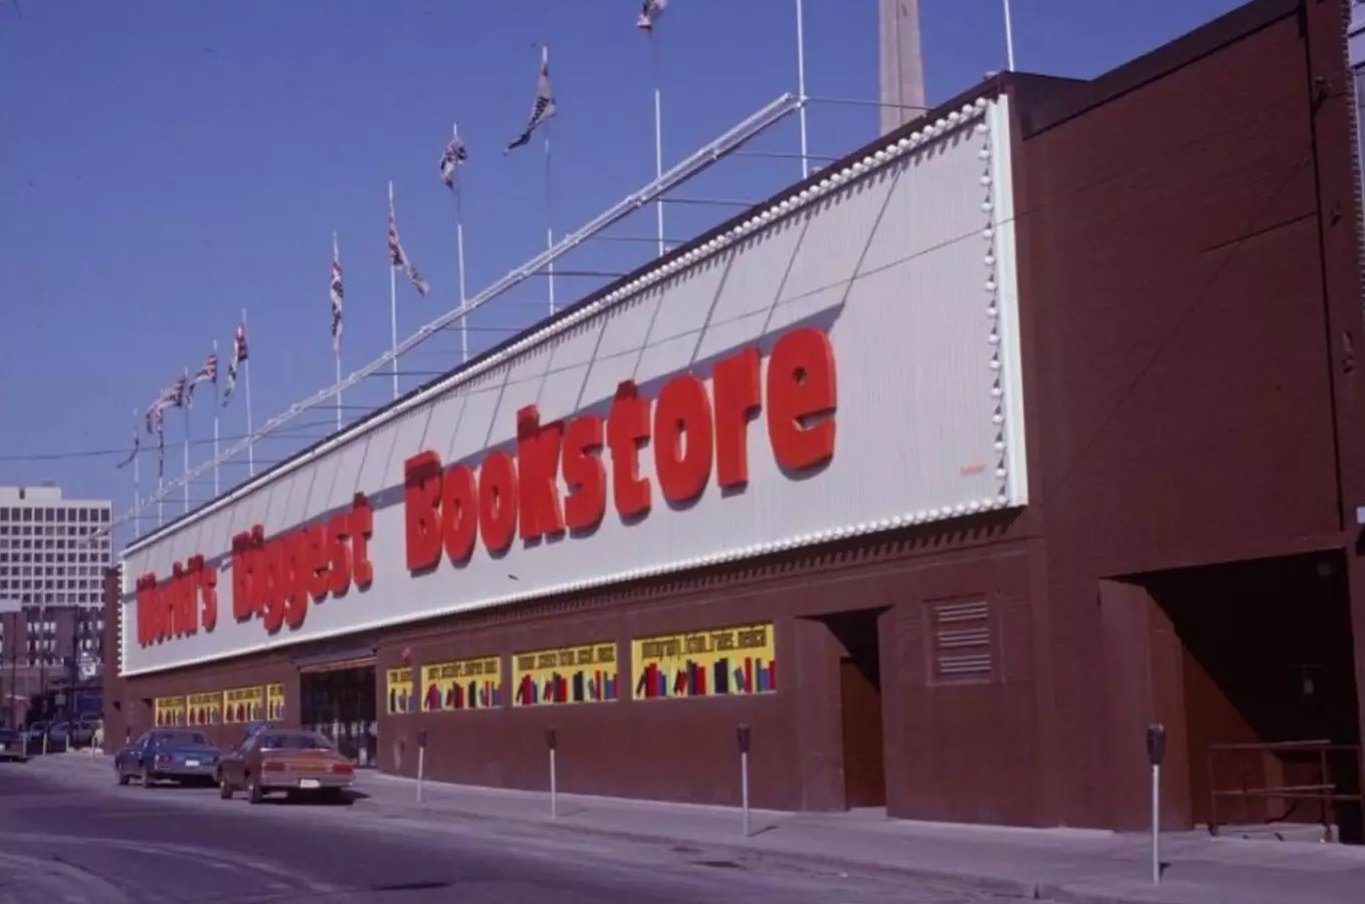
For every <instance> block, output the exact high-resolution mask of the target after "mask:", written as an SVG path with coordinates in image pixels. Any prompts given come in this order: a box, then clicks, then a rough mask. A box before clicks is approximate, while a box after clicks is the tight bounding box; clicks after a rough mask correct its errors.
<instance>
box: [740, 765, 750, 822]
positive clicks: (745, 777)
mask: <svg viewBox="0 0 1365 904" xmlns="http://www.w3.org/2000/svg"><path fill="white" fill-rule="evenodd" d="M739 796H740V803H741V805H742V806H743V807H744V827H743V830H744V837H745V838H748V837H749V751H747V750H745V751H741V752H740V755H739Z"/></svg>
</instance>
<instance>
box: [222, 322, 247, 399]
mask: <svg viewBox="0 0 1365 904" xmlns="http://www.w3.org/2000/svg"><path fill="white" fill-rule="evenodd" d="M245 360H247V353H246V324H245V323H239V324H237V334H236V335H235V336H233V338H232V357H231V358H229V359H228V372H227V389H225V390H223V407H227V403H228V402H230V401H232V391H233V390H234V389H236V388H237V368H239V367H241V366H242V362H243V361H245Z"/></svg>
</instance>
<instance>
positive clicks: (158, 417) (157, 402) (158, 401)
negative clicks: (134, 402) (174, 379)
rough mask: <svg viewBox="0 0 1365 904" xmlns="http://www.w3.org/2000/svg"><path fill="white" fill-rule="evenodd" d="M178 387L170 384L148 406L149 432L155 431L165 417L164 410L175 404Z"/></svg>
mask: <svg viewBox="0 0 1365 904" xmlns="http://www.w3.org/2000/svg"><path fill="white" fill-rule="evenodd" d="M175 399H176V387H175V386H173V385H172V386H168V387H167V388H165V389H163V390H161V393H160V394H159V395H158V396H157V397H156V398H155V399H154V400H153V401H152V404H151V405H149V406H148V407H147V432H148V433H155V432H156V431H157V429H158V427H159V426H160V424H161V423H162V421H163V420H164V419H165V415H164V412H165V410H166V409H167V408H169V407H171V406H172V405H174V404H175Z"/></svg>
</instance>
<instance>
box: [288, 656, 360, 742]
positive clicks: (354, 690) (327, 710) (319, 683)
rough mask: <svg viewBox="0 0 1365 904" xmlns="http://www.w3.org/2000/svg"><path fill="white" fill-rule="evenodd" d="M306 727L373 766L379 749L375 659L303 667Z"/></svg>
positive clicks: (300, 675)
mask: <svg viewBox="0 0 1365 904" xmlns="http://www.w3.org/2000/svg"><path fill="white" fill-rule="evenodd" d="M299 692H300V696H301V697H302V698H303V706H302V709H301V711H300V712H301V715H302V723H303V727H304V728H307V729H311V730H313V731H316V732H318V733H319V734H322V735H324V736H325V737H327V738H330V739H331V741H332V743H334V744H336V745H337V749H338V750H340V751H341V753H343V754H345V755H346V756H347V757H349V758H350V759H351V760H352V762H354V763H355V764H356V765H358V766H362V767H373V766H375V765H376V759H377V755H378V752H379V737H378V723H377V722H376V720H375V706H374V701H375V686H374V661H373V660H370V661H369V662H367V663H354V662H351V663H346V664H339V665H337V666H320V667H314V668H309V669H301V670H300V672H299Z"/></svg>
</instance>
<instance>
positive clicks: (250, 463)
mask: <svg viewBox="0 0 1365 904" xmlns="http://www.w3.org/2000/svg"><path fill="white" fill-rule="evenodd" d="M242 332H243V333H245V332H246V308H242ZM233 341H234V342H235V341H236V340H235V339H234V340H233ZM232 353H233V355H236V354H237V349H236V348H235V347H234V348H233V350H232ZM242 383H243V384H244V386H243V388H244V389H245V390H246V461H247V472H248V474H249V475H250V476H251V477H255V476H256V431H255V429H254V428H253V427H252V426H251V353H250V352H249V351H248V353H247V356H246V360H245V361H243V362H242Z"/></svg>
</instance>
